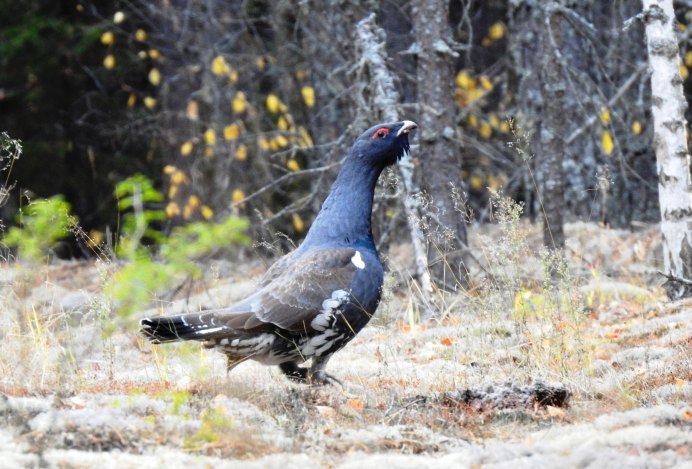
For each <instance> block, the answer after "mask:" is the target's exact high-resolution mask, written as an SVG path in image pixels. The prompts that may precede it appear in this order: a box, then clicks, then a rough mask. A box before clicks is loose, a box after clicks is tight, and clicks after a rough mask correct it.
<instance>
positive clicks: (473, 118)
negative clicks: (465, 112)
mask: <svg viewBox="0 0 692 469" xmlns="http://www.w3.org/2000/svg"><path fill="white" fill-rule="evenodd" d="M466 122H468V123H469V125H470V126H471V127H473V128H474V129H475V128H476V127H478V118H477V117H476V116H474V115H473V114H469V116H468V117H467V118H466Z"/></svg>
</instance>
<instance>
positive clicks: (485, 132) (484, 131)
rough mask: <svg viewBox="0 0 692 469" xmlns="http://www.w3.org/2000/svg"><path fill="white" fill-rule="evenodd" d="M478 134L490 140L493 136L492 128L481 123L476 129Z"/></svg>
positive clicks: (485, 123)
mask: <svg viewBox="0 0 692 469" xmlns="http://www.w3.org/2000/svg"><path fill="white" fill-rule="evenodd" d="M478 133H479V134H480V136H481V137H483V138H490V137H491V136H492V135H493V128H492V127H490V124H488V123H487V122H483V123H482V124H481V126H480V128H479V129H478Z"/></svg>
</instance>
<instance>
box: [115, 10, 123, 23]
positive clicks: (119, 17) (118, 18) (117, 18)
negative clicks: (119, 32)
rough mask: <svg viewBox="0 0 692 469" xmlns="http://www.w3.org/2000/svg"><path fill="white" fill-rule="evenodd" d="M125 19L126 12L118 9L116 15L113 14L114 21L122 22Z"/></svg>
mask: <svg viewBox="0 0 692 469" xmlns="http://www.w3.org/2000/svg"><path fill="white" fill-rule="evenodd" d="M123 21H125V13H123V12H122V11H116V12H115V15H113V23H115V24H120V23H122V22H123Z"/></svg>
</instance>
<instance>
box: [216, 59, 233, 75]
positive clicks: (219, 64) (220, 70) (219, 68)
mask: <svg viewBox="0 0 692 469" xmlns="http://www.w3.org/2000/svg"><path fill="white" fill-rule="evenodd" d="M229 71H230V69H229V68H228V64H227V63H226V59H224V58H223V56H222V55H217V56H216V57H214V60H212V61H211V73H213V74H214V75H225V74H227V73H228V72H229Z"/></svg>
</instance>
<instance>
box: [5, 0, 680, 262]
mask: <svg viewBox="0 0 692 469" xmlns="http://www.w3.org/2000/svg"><path fill="white" fill-rule="evenodd" d="M675 4H676V9H677V10H676V11H677V19H678V22H679V26H678V37H679V43H680V47H681V51H680V52H681V56H682V58H683V63H682V65H681V67H680V73H681V76H682V78H683V80H684V83H685V90H686V93H687V96H688V97H689V96H690V93H689V91H690V82H689V80H688V67H691V66H692V49H690V50H689V51H688V48H690V37H689V33H688V29H687V24H688V23H689V22H692V11H690V9H689V7H690V5H689V2H687V1H678V2H676V3H675ZM431 7H432V8H431ZM447 9H448V11H447ZM436 10H437V11H436ZM640 11H641V4H640V2H632V1H625V0H616V1H608V2H593V1H589V0H579V1H572V2H555V3H548V2H543V1H540V0H536V1H533V0H526V1H501V0H490V1H488V0H483V1H480V0H467V1H454V0H452V1H450V2H449V3H448V4H447V3H440V2H430V1H425V0H411V1H402V2H395V1H386V0H383V1H373V0H363V1H352V2H342V1H338V0H327V1H314V0H305V1H266V0H242V1H241V0H232V1H227V0H224V1H222V0H205V1H193V2H187V1H177V0H156V1H138V0H130V1H112V2H101V1H74V0H56V1H45V0H25V1H22V2H12V1H7V0H2V1H0V130H3V131H6V132H7V133H8V134H9V135H10V137H12V138H15V139H19V140H21V142H22V146H23V154H22V156H21V157H20V158H18V159H17V160H16V161H11V162H9V161H4V162H3V164H7V165H10V164H11V171H10V172H8V173H7V174H9V176H7V177H6V178H3V181H2V184H4V190H5V191H6V192H7V193H6V194H5V200H4V205H3V206H2V207H1V208H0V220H1V221H2V223H3V225H4V226H5V227H7V226H10V225H12V224H14V223H16V220H17V218H16V217H17V213H18V211H19V210H20V209H21V207H23V206H26V205H27V204H28V203H29V202H30V201H33V200H34V199H39V198H46V197H50V196H54V195H56V194H62V195H63V196H64V197H65V200H66V201H67V202H68V203H69V204H70V205H71V210H72V212H73V213H74V214H75V215H76V216H77V217H78V218H79V223H80V226H81V227H82V228H83V229H84V231H85V232H86V233H87V234H88V237H89V238H90V240H91V241H90V242H91V244H99V243H101V242H104V241H106V238H108V237H109V236H110V235H109V233H111V234H116V235H117V233H118V230H119V223H121V215H122V213H121V212H120V211H119V210H118V201H117V196H116V193H115V187H116V185H117V184H118V183H121V182H122V181H126V180H128V178H131V177H133V176H134V175H137V174H140V175H143V176H145V178H142V179H139V180H149V181H151V187H152V189H153V190H154V192H156V191H158V192H160V193H161V197H156V196H153V197H150V198H149V199H147V200H145V202H146V204H147V206H148V207H150V208H151V209H152V210H153V209H156V210H158V212H157V213H159V214H160V216H159V217H158V219H155V218H156V217H154V218H152V220H150V221H151V222H153V223H154V224H155V225H156V226H157V227H158V229H159V230H160V231H161V232H162V233H164V234H165V233H168V232H170V230H171V229H172V227H174V226H176V225H182V224H186V223H188V222H191V221H201V220H218V219H222V218H224V217H225V216H228V215H240V216H243V217H247V218H249V219H250V220H252V223H251V224H250V228H249V235H250V237H251V238H252V239H257V240H267V241H275V240H276V233H277V232H280V233H284V234H285V235H286V236H287V237H288V238H290V239H291V240H293V241H298V240H299V239H300V238H301V236H302V235H303V234H304V232H305V231H306V227H307V226H309V223H310V221H311V220H312V218H313V216H314V215H315V214H316V212H317V210H318V209H319V206H320V204H321V201H322V200H323V197H324V195H325V194H326V192H327V191H328V189H329V185H330V183H331V181H332V180H333V177H334V175H335V173H336V171H337V170H338V163H339V161H340V158H341V157H342V156H343V155H345V153H346V151H347V149H348V147H349V146H350V145H351V143H352V141H353V139H354V138H355V137H356V136H357V135H358V134H359V133H360V132H361V131H362V130H363V129H365V128H367V127H368V126H370V125H371V124H373V123H375V122H377V121H380V120H382V118H383V110H382V109H381V108H379V107H378V106H377V104H376V103H375V101H374V100H375V98H374V96H375V94H376V90H375V88H376V87H377V86H378V85H377V84H376V83H375V81H374V79H373V76H374V74H375V72H376V70H373V69H372V67H369V65H368V63H367V62H366V61H364V60H363V53H362V51H361V50H359V48H358V47H357V44H356V39H355V37H354V36H355V31H356V25H357V24H358V22H359V21H360V20H362V19H363V18H365V17H366V16H368V14H370V13H371V12H375V13H376V23H377V25H378V26H379V27H381V28H382V30H383V31H384V32H385V33H386V43H385V54H386V58H387V66H388V68H389V71H390V72H391V73H392V75H393V76H394V77H396V82H395V86H396V88H397V90H398V92H399V94H400V96H401V101H402V102H401V104H400V108H399V109H397V110H395V112H397V113H398V115H399V116H400V118H406V119H411V120H414V121H416V122H418V123H419V124H421V129H420V130H419V132H418V138H416V139H415V140H414V144H415V143H420V145H418V146H415V145H414V149H413V151H412V157H413V159H414V163H417V164H416V171H415V178H416V185H417V186H418V187H421V188H422V189H423V190H424V191H425V192H426V193H428V194H431V195H432V197H433V198H434V197H436V196H437V197H439V195H438V194H436V192H437V193H439V192H440V191H442V193H445V192H447V193H450V192H451V193H454V194H457V195H456V197H457V198H461V200H462V201H464V202H466V204H467V206H468V207H469V208H470V209H471V210H470V211H466V212H465V214H464V216H466V217H470V218H467V219H466V221H478V222H486V221H489V220H491V219H492V213H491V212H492V210H491V208H490V207H491V206H490V203H489V194H490V192H491V191H499V190H501V191H502V192H503V193H504V194H505V195H508V196H510V197H512V198H514V199H515V200H518V201H521V202H523V203H524V204H525V209H524V212H525V214H526V215H527V216H528V217H530V218H531V219H532V220H534V219H537V218H538V217H539V214H540V213H541V210H540V206H539V205H540V202H539V198H538V197H537V195H536V193H537V191H538V190H539V189H540V188H542V187H543V186H544V185H545V184H546V182H549V181H551V180H553V179H554V178H555V177H557V179H556V180H557V181H559V182H560V183H559V187H558V190H559V192H558V197H557V198H555V197H550V204H548V203H547V202H548V201H547V200H546V209H547V210H549V211H552V212H554V213H557V214H558V215H559V222H560V223H561V222H562V221H561V220H560V219H562V220H573V219H580V220H586V221H593V222H599V223H604V224H607V225H609V226H613V227H631V226H633V225H635V226H636V225H637V224H638V223H641V222H656V221H658V220H659V219H660V214H659V211H658V201H657V185H656V159H655V155H654V152H653V149H652V129H651V124H650V112H649V108H650V85H649V71H648V70H647V52H646V44H645V37H644V27H643V24H642V21H641V18H640V17H637V15H638V14H639V13H640ZM440 14H442V15H444V18H443V19H445V20H446V21H441V22H440V21H438V20H439V16H440ZM383 39H384V38H383ZM421 44H428V45H431V46H430V47H432V49H433V50H424V48H422V47H421ZM432 59H436V60H432ZM431 66H432V67H436V69H435V70H433V71H432V75H431V74H430V73H428V74H427V75H425V74H424V72H426V70H428V72H429V67H431ZM426 67H428V68H426ZM551 67H552V68H551ZM430 76H433V77H438V78H437V80H432V81H434V82H431V80H430V79H429V77H430ZM433 89H434V90H437V94H435V93H432V94H431V90H433ZM390 111H391V110H390ZM426 123H427V124H428V125H426ZM546 135H547V136H550V135H559V136H561V138H560V147H559V148H558V149H557V150H556V149H555V147H551V145H554V144H555V142H554V141H552V139H550V138H546ZM440 151H442V152H443V153H444V154H440V155H438V156H435V157H434V158H432V159H430V157H431V155H430V153H431V152H440ZM556 151H558V152H559V153H560V155H559V158H557V159H556V157H555V154H556V153H555V152H556ZM4 156H5V157H6V156H7V155H4ZM426 159H428V160H427V161H432V162H439V161H442V162H443V163H444V164H432V163H429V164H426V163H425V162H426ZM6 169H7V168H6ZM556 173H557V176H555V174H556ZM396 180H397V176H395V173H394V172H392V173H390V176H389V177H388V178H387V179H386V181H385V184H384V185H383V189H382V190H380V192H379V193H378V195H377V201H378V209H377V210H376V213H375V215H374V219H375V224H376V230H377V232H378V233H379V235H380V239H381V242H382V243H384V244H386V243H389V242H391V240H392V239H395V238H396V239H399V238H401V237H402V236H403V237H404V238H405V237H406V236H407V235H406V234H405V230H406V226H407V225H406V215H405V214H404V209H403V206H402V204H401V202H400V200H401V198H402V197H401V192H402V190H403V189H402V188H401V187H400V185H398V184H397V183H396ZM441 181H442V182H441ZM449 182H451V183H453V185H454V188H452V189H451V190H450V188H449V187H448V186H447V183H449ZM553 186H554V184H553ZM441 188H442V189H441ZM488 189H490V190H491V191H489V190H488ZM560 193H561V194H560ZM422 199H425V197H422ZM423 203H424V205H425V200H423ZM121 208H122V207H121ZM438 221H439V220H438ZM539 221H540V219H539ZM442 222H444V220H442ZM279 241H280V244H281V243H286V241H285V240H279ZM462 241H463V239H462ZM88 244H89V243H84V242H71V243H63V245H62V247H61V248H60V249H59V250H58V251H57V252H58V254H59V255H60V256H63V257H81V256H89V255H90V252H89V249H88V248H89V246H88ZM558 244H559V243H558ZM283 247H285V246H283Z"/></svg>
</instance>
